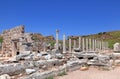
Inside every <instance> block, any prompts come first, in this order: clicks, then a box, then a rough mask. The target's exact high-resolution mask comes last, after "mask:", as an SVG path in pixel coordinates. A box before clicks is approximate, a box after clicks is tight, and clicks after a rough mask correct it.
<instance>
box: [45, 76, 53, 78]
mask: <svg viewBox="0 0 120 79" xmlns="http://www.w3.org/2000/svg"><path fill="white" fill-rule="evenodd" d="M45 79H54V78H53V77H52V76H51V77H48V78H45Z"/></svg>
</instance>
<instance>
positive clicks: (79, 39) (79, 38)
mask: <svg viewBox="0 0 120 79" xmlns="http://www.w3.org/2000/svg"><path fill="white" fill-rule="evenodd" d="M79 48H80V49H81V37H79Z"/></svg>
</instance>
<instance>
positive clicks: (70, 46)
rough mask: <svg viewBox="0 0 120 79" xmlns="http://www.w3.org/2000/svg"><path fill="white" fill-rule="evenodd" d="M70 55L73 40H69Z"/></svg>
mask: <svg viewBox="0 0 120 79" xmlns="http://www.w3.org/2000/svg"><path fill="white" fill-rule="evenodd" d="M69 53H71V39H70V38H69Z"/></svg>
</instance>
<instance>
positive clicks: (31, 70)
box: [25, 69, 36, 74]
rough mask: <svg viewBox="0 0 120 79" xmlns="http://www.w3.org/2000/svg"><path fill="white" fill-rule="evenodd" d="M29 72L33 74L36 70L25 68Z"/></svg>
mask: <svg viewBox="0 0 120 79" xmlns="http://www.w3.org/2000/svg"><path fill="white" fill-rule="evenodd" d="M25 71H26V73H27V74H32V73H34V72H35V71H36V70H35V69H26V70H25Z"/></svg>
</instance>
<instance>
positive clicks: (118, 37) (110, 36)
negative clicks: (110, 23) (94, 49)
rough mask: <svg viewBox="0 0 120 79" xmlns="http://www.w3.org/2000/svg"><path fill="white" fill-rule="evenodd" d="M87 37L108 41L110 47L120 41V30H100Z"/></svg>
mask: <svg viewBox="0 0 120 79" xmlns="http://www.w3.org/2000/svg"><path fill="white" fill-rule="evenodd" d="M87 37H90V38H95V39H99V40H103V41H108V43H109V48H113V44H114V43H116V42H120V31H110V32H100V33H98V34H93V35H88V36H87Z"/></svg>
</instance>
